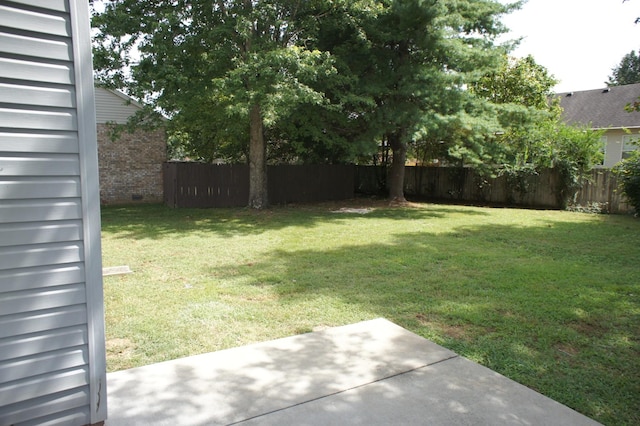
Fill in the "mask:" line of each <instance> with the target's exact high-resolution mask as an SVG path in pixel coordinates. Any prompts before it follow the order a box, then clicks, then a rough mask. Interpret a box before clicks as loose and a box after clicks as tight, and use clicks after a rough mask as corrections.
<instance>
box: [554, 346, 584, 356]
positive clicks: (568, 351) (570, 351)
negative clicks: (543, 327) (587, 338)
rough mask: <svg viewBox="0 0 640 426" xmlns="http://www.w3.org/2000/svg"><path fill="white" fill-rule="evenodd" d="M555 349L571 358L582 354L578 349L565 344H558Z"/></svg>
mask: <svg viewBox="0 0 640 426" xmlns="http://www.w3.org/2000/svg"><path fill="white" fill-rule="evenodd" d="M554 348H555V349H556V350H557V351H558V352H560V353H561V354H563V355H565V356H569V357H574V356H576V355H578V354H579V353H580V351H579V350H578V349H576V348H574V347H573V346H571V345H567V344H564V343H558V344H557V345H555V346H554Z"/></svg>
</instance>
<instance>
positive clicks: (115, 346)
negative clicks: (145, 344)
mask: <svg viewBox="0 0 640 426" xmlns="http://www.w3.org/2000/svg"><path fill="white" fill-rule="evenodd" d="M105 347H106V349H107V353H109V354H113V355H119V356H125V357H126V356H130V355H131V354H132V353H133V351H134V350H135V345H134V344H133V342H132V341H131V340H129V339H119V338H116V339H109V340H107V342H106V346H105Z"/></svg>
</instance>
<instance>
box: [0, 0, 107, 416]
mask: <svg viewBox="0 0 640 426" xmlns="http://www.w3.org/2000/svg"><path fill="white" fill-rule="evenodd" d="M90 53H91V52H90V45H89V27H88V10H87V2H86V1H83V0H14V1H2V0H0V425H23V424H24V425H30V424H47V425H54V424H60V425H85V424H94V423H99V422H102V421H103V420H105V419H106V401H105V399H106V391H105V381H106V373H105V371H106V369H105V361H104V329H103V327H104V313H103V307H102V277H101V261H100V239H99V238H100V223H99V200H98V199H97V196H96V195H93V194H97V193H98V189H97V188H98V180H97V153H96V150H97V148H96V140H95V138H96V136H95V112H94V111H95V110H94V106H93V105H94V103H93V78H92V75H91V74H92V73H91V55H90Z"/></svg>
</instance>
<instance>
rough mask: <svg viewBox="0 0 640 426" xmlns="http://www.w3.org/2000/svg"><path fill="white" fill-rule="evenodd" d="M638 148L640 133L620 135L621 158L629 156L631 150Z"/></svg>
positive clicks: (639, 145) (639, 147)
mask: <svg viewBox="0 0 640 426" xmlns="http://www.w3.org/2000/svg"><path fill="white" fill-rule="evenodd" d="M638 149H640V135H624V136H623V137H622V159H623V160H624V159H625V158H629V156H630V155H631V152H633V151H636V150H638Z"/></svg>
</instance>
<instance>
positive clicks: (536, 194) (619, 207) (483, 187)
mask: <svg viewBox="0 0 640 426" xmlns="http://www.w3.org/2000/svg"><path fill="white" fill-rule="evenodd" d="M356 176H357V178H356V185H357V187H356V191H357V192H360V193H363V194H377V193H380V192H381V191H384V190H385V184H386V173H385V169H384V168H381V167H376V166H358V167H357V168H356ZM560 185H561V177H560V174H559V173H558V172H557V171H556V170H554V169H546V170H542V171H540V172H539V173H532V174H529V175H526V176H521V177H519V178H515V179H514V178H509V177H507V176H500V177H496V178H489V177H485V176H482V175H480V174H478V173H477V172H476V171H475V170H474V169H471V168H462V167H413V166H411V167H406V169H405V194H406V195H407V196H414V197H422V198H427V199H432V200H440V201H453V202H458V203H478V204H506V205H514V206H523V207H536V208H552V209H558V208H562V207H563V203H564V202H565V201H568V202H569V204H570V205H577V206H584V207H586V208H594V209H599V210H603V211H608V212H611V213H618V212H627V211H629V209H630V207H629V205H628V204H627V203H626V202H625V199H624V196H622V194H620V191H619V190H618V182H617V180H616V178H615V176H614V175H613V173H611V171H610V170H609V169H594V170H592V171H591V174H590V175H589V176H588V177H587V179H586V180H585V181H584V182H583V186H582V188H581V189H580V190H578V191H577V193H576V194H573V196H570V197H567V198H568V199H563V197H562V196H560V195H559V188H560Z"/></svg>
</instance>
